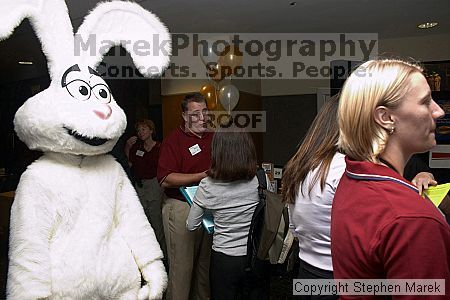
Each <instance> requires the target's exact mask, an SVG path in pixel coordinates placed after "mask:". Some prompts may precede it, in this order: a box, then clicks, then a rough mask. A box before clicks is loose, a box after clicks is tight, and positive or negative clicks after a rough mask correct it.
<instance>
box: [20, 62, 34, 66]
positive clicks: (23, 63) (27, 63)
mask: <svg viewBox="0 0 450 300" xmlns="http://www.w3.org/2000/svg"><path fill="white" fill-rule="evenodd" d="M32 64H33V62H32V61H19V65H32Z"/></svg>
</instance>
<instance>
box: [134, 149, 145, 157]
mask: <svg viewBox="0 0 450 300" xmlns="http://www.w3.org/2000/svg"><path fill="white" fill-rule="evenodd" d="M144 154H145V152H144V151H141V150H138V151H136V155H137V156H140V157H142V156H144Z"/></svg>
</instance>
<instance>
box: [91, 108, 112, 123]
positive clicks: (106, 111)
mask: <svg viewBox="0 0 450 300" xmlns="http://www.w3.org/2000/svg"><path fill="white" fill-rule="evenodd" d="M94 113H95V114H96V115H97V116H98V117H99V118H100V119H102V120H106V119H108V118H109V117H110V116H111V114H112V110H111V107H109V105H104V106H102V107H101V109H94Z"/></svg>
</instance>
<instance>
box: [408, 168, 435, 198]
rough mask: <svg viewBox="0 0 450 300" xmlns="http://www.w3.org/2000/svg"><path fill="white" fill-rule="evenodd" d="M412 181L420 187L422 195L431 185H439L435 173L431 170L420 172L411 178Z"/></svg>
mask: <svg viewBox="0 0 450 300" xmlns="http://www.w3.org/2000/svg"><path fill="white" fill-rule="evenodd" d="M411 183H412V184H414V185H415V186H416V187H417V188H418V189H419V195H422V193H423V191H424V190H427V189H428V187H429V186H435V185H437V181H436V180H434V176H433V174H431V173H429V172H420V173H419V174H417V175H416V176H415V177H414V178H413V180H411Z"/></svg>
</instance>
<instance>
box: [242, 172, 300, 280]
mask: <svg viewBox="0 0 450 300" xmlns="http://www.w3.org/2000/svg"><path fill="white" fill-rule="evenodd" d="M256 176H257V178H258V182H259V186H258V195H259V203H258V205H257V206H256V209H255V212H254V213H253V216H252V222H251V224H250V230H249V234H248V241H247V266H246V271H247V272H252V273H254V274H255V275H259V276H264V273H265V272H266V270H267V265H268V264H269V263H270V264H278V263H284V260H285V259H286V257H287V255H288V253H289V250H290V248H291V246H292V242H293V239H294V237H293V235H292V233H291V232H290V230H289V214H288V210H287V206H286V205H285V204H284V203H283V202H282V200H281V196H280V195H278V194H275V193H273V192H270V191H268V190H267V182H266V174H265V172H264V169H261V168H259V169H258V170H257V172H256Z"/></svg>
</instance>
